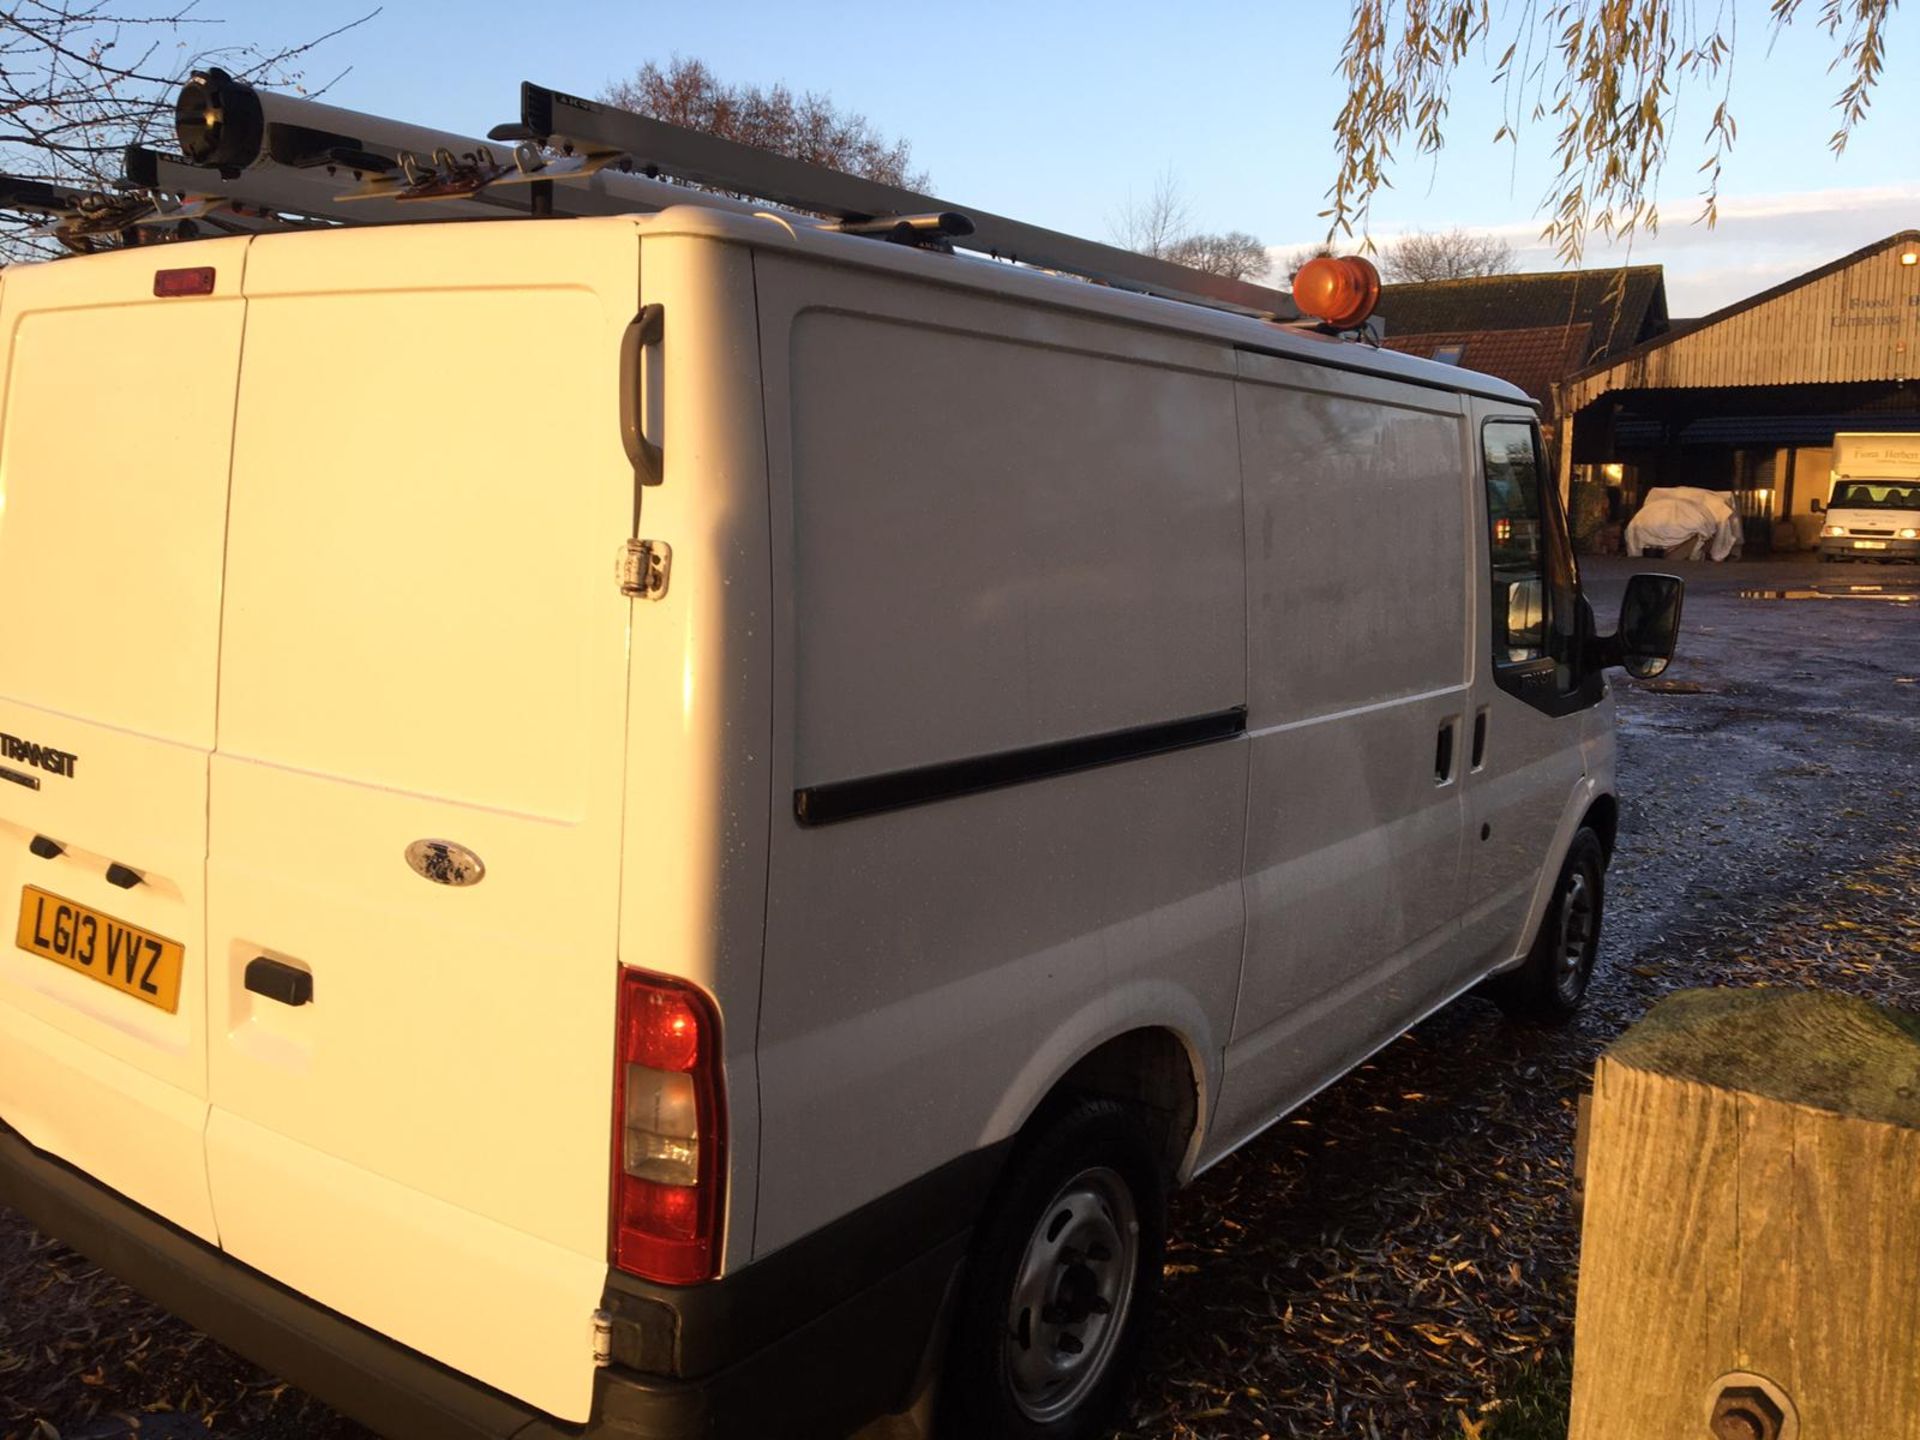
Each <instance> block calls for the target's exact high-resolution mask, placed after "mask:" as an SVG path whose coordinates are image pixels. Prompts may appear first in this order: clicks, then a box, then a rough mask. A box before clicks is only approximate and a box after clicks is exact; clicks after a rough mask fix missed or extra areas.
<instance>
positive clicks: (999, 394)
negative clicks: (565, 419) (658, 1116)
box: [755, 254, 1246, 1253]
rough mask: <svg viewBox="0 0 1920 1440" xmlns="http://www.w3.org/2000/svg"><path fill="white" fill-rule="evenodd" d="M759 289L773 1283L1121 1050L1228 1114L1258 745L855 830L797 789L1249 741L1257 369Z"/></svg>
mask: <svg viewBox="0 0 1920 1440" xmlns="http://www.w3.org/2000/svg"><path fill="white" fill-rule="evenodd" d="M756 263H757V266H758V276H759V284H760V297H761V307H762V337H763V355H764V364H765V366H766V371H767V395H768V436H769V452H770V463H771V470H772V476H773V504H774V526H775V533H776V535H777V536H779V537H780V539H781V541H782V542H783V543H782V544H776V547H775V551H774V563H775V575H776V594H778V595H780V596H781V598H782V599H783V601H785V602H787V604H786V610H785V613H784V614H783V615H782V616H781V619H780V626H779V630H778V632H777V638H776V643H775V653H776V671H775V674H776V678H775V692H774V693H775V730H774V735H775V752H774V753H775V779H774V827H773V844H772V849H773V867H772V878H771V882H770V894H769V900H768V923H767V956H766V981H765V988H764V993H763V999H762V1011H761V1027H760V1074H761V1097H762V1106H763V1116H762V1131H761V1133H762V1137H763V1139H762V1151H761V1180H760V1212H759V1213H760V1220H759V1226H758V1231H757V1236H756V1245H755V1249H756V1253H765V1252H767V1251H770V1250H773V1249H776V1248H778V1247H779V1246H781V1245H784V1244H786V1243H788V1242H790V1241H792V1240H794V1239H796V1238H798V1237H800V1236H802V1235H804V1234H806V1233H807V1232H808V1231H810V1230H812V1229H814V1228H816V1227H818V1226H820V1225H821V1224H823V1223H825V1222H826V1221H828V1220H830V1219H833V1218H834V1217H836V1216H838V1215H841V1214H844V1213H846V1212H847V1211H849V1210H851V1209H853V1208H854V1207H856V1206H858V1205H859V1204H861V1203H862V1202H864V1201H867V1200H870V1199H872V1198H874V1197H876V1196H879V1195H881V1194H884V1193H886V1192H888V1191H890V1190H893V1189H895V1188H897V1187H900V1186H902V1185H905V1184H906V1183H907V1182H909V1181H910V1180H912V1179H914V1178H915V1177H917V1176H919V1175H922V1174H923V1173H925V1172H927V1171H930V1170H932V1169H933V1168H935V1167H936V1166H938V1165H939V1164H941V1163H942V1162H944V1161H946V1160H949V1159H952V1158H953V1157H955V1156H957V1155H960V1154H964V1153H966V1152H968V1151H970V1150H972V1149H975V1148H977V1147H979V1146H981V1145H983V1144H987V1143H989V1142H992V1141H995V1140H998V1139H1000V1138H1003V1137H1004V1136H1006V1135H1009V1134H1011V1133H1012V1132H1013V1131H1014V1130H1016V1129H1018V1127H1019V1126H1020V1124H1021V1123H1022V1122H1023V1121H1024V1120H1025V1118H1026V1115H1027V1113H1028V1112H1029V1111H1030V1109H1031V1107H1032V1106H1033V1105H1035V1104H1036V1103H1037V1102H1038V1101H1039V1100H1040V1099H1041V1097H1042V1096H1043V1095H1044V1093H1045V1092H1046V1090H1047V1088H1048V1087H1049V1086H1050V1085H1051V1084H1052V1083H1053V1081H1054V1080H1056V1079H1057V1078H1058V1077H1059V1075H1060V1074H1061V1073H1063V1072H1064V1071H1065V1070H1066V1069H1067V1068H1068V1067H1069V1066H1070V1065H1071V1064H1072V1063H1073V1062H1074V1061H1075V1060H1076V1059H1078V1058H1079V1057H1080V1056H1081V1055H1084V1054H1085V1053H1086V1052H1087V1051H1088V1050H1090V1049H1092V1048H1093V1047H1094V1046H1095V1045H1097V1044H1098V1043H1100V1042H1101V1041H1103V1040H1105V1039H1107V1038H1109V1037H1110V1036H1112V1035H1115V1034H1118V1033H1122V1032H1124V1031H1126V1030H1130V1029H1133V1028H1136V1027H1141V1026H1151V1025H1164V1026H1167V1027H1169V1028H1172V1029H1174V1030H1175V1031H1176V1032H1177V1033H1179V1034H1180V1035H1181V1036H1182V1037H1183V1038H1184V1039H1185V1040H1186V1041H1187V1043H1188V1045H1189V1048H1190V1051H1191V1053H1192V1054H1193V1055H1194V1056H1195V1057H1196V1060H1197V1068H1198V1070H1199V1072H1200V1073H1199V1074H1198V1075H1197V1076H1196V1079H1197V1081H1198V1083H1199V1084H1200V1085H1201V1087H1202V1091H1203V1097H1202V1098H1203V1103H1204V1099H1205V1095H1206V1094H1209V1093H1210V1091H1211V1072H1212V1069H1213V1066H1214V1063H1215V1059H1214V1057H1216V1056H1217V1055H1218V1053H1219V1050H1220V1047H1221V1045H1222V1044H1223V1042H1224V1039H1225V1034H1226V1027H1227V1024H1228V1021H1229V1017H1230V1010H1231V1003H1232V995H1233V987H1234V983H1235V976H1236V973H1237V970H1238V963H1239V960H1238V956H1239V946H1240V935H1241V904H1240V898H1239V893H1238V892H1239V886H1238V873H1239V863H1240V847H1241V843H1242V828H1243V823H1244V794H1245V784H1246V762H1245V747H1244V745H1243V744H1242V743H1241V742H1240V741H1239V740H1238V739H1237V738H1228V739H1225V740H1221V741H1218V742H1216V743H1211V744H1201V745H1197V746H1194V747H1192V748H1188V749H1182V750H1177V751H1174V752H1172V753H1165V754H1159V755H1157V756H1154V757H1152V758H1141V759H1133V760H1129V761H1126V762H1124V763H1115V764H1110V765H1106V766H1104V767H1101V768H1096V769H1088V770H1081V771H1078V772H1075V773H1067V774H1051V775H1049V776H1046V777H1045V778H1031V777H1030V778H1027V779H1026V780H1025V781H1024V782H1023V783H1013V784H1009V785H1006V786H1005V787H1003V788H998V789H993V790H990V791H986V792H984V793H975V794H967V795H963V796H960V797H958V798H931V797H928V796H924V795H923V796H921V797H920V799H919V800H918V801H915V802H913V803H907V804H906V805H905V806H904V808H895V809H889V810H884V811H880V812H874V813H866V812H862V813H860V814H858V815H857V816H856V817H855V818H846V819H841V820H839V821H838V822H837V823H822V824H812V825H803V824H801V823H800V822H799V821H798V820H797V819H796V816H795V812H794V808H793V807H794V792H795V791H796V789H800V788H805V787H821V786H832V785H834V784H836V783H841V782H848V781H858V780H862V779H868V778H871V777H874V776H876V775H896V776H897V775H899V774H901V773H902V772H905V773H907V774H908V775H910V776H911V775H912V774H914V773H916V772H920V771H922V770H923V769H924V767H928V766H936V765H940V764H942V763H946V762H953V761H958V760H966V759H977V758H980V757H987V756H1001V757H1005V756H1006V755H1008V754H1009V753H1017V752H1019V751H1021V750H1023V749H1026V748H1029V747H1033V746H1037V745H1044V744H1055V743H1058V742H1065V741H1073V740H1077V739H1082V738H1085V737H1090V736H1101V735H1109V734H1111V733H1113V732H1118V731H1129V730H1132V729H1134V728H1135V727H1142V726H1156V725H1161V724H1164V723H1165V722H1170V721H1179V720H1185V719H1190V718H1192V717H1196V716H1207V715H1210V714H1220V713H1223V712H1232V711H1235V710H1236V708H1237V707H1239V706H1241V705H1243V704H1244V703H1245V698H1246V691H1245V643H1246V642H1245V610H1244V598H1243V577H1242V568H1241V550H1242V545H1241V516H1240V497H1239V476H1238V461H1237V454H1236V445H1235V436H1234V419H1233V387H1232V381H1231V364H1232V356H1231V352H1229V351H1227V350H1226V349H1225V348H1224V347H1222V346H1219V345H1217V344H1213V343H1210V342H1204V341H1197V340H1189V339H1183V338H1180V337H1175V336H1168V335H1164V334H1161V333H1158V332H1155V331H1152V330H1148V329H1144V328H1139V327H1132V326H1122V325H1115V324H1111V323H1107V322H1104V321H1097V320H1093V319H1089V318H1086V317H1081V316H1075V315H1072V314H1070V313H1067V312H1064V311H1054V310H1050V309H1047V308H1043V307H1035V306H1015V305H1009V304H1005V303H1000V302H995V301H991V300H987V299H983V298H976V297H970V296H967V295H966V294H964V293H962V292H959V291H956V290H948V289H945V288H943V287H936V286H933V285H925V284H914V283H912V282H908V281H894V280H890V279H889V280H881V279H878V278H876V277H874V276H872V275H870V274H861V273H856V272H851V271H843V270H838V269H834V268H830V267H826V266H820V265H812V264H807V263H804V262H800V261H796V260H791V259H787V258H784V257H780V256H777V255H769V254H762V255H761V256H759V257H758V259H757V261H756ZM786 547H790V548H786ZM1235 720H1236V723H1237V716H1236V717H1235ZM916 783H918V782H913V781H910V782H909V790H911V789H912V787H913V785H914V784H916ZM879 1114H884V1115H886V1116H888V1117H889V1122H888V1123H887V1124H886V1125H885V1126H884V1127H876V1125H875V1124H874V1117H875V1116H876V1115H879Z"/></svg>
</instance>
